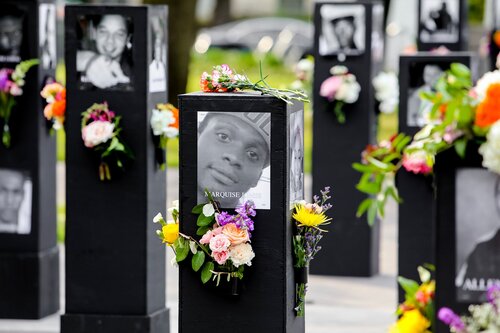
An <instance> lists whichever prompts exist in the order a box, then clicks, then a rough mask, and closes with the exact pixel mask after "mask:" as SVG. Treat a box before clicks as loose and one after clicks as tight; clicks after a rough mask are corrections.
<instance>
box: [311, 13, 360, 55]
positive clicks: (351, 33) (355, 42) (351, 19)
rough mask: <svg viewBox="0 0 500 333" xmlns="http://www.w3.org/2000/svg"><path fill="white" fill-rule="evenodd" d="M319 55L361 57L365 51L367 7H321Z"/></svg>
mask: <svg viewBox="0 0 500 333" xmlns="http://www.w3.org/2000/svg"><path fill="white" fill-rule="evenodd" d="M320 14H321V34H320V36H319V54H320V55H322V56H326V55H335V54H336V55H347V56H349V55H359V54H362V53H363V52H364V50H365V44H366V43H365V30H366V22H365V18H366V16H365V7H364V6H363V5H355V4H353V5H344V4H326V5H323V6H321V9H320Z"/></svg>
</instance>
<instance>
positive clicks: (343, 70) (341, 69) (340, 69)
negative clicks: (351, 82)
mask: <svg viewBox="0 0 500 333" xmlns="http://www.w3.org/2000/svg"><path fill="white" fill-rule="evenodd" d="M347 73H349V69H348V68H347V67H346V66H340V65H337V66H333V67H332V68H330V74H332V75H345V74H347Z"/></svg>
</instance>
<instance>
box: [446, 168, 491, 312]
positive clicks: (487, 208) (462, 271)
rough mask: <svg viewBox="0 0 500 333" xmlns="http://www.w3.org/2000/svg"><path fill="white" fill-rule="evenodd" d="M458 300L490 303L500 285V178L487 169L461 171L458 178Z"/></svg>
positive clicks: (456, 282) (456, 284) (456, 281)
mask: <svg viewBox="0 0 500 333" xmlns="http://www.w3.org/2000/svg"><path fill="white" fill-rule="evenodd" d="M455 191H456V217H455V219H456V253H457V255H456V259H457V260H456V263H457V266H456V279H455V287H456V294H457V301H458V302H464V303H479V302H484V301H486V291H487V289H488V287H490V286H492V285H494V284H499V283H500V177H499V176H498V175H496V174H493V173H491V172H489V171H487V170H485V169H478V168H476V169H472V168H471V169H460V170H458V172H457V176H456V190H455Z"/></svg>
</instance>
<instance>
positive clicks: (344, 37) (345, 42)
mask: <svg viewBox="0 0 500 333" xmlns="http://www.w3.org/2000/svg"><path fill="white" fill-rule="evenodd" d="M333 30H334V31H335V35H336V36H337V39H338V41H339V44H340V47H348V46H349V44H350V43H351V41H352V38H353V37H354V25H353V24H352V23H351V22H349V21H347V20H340V21H338V22H337V23H336V24H335V26H334V27H333Z"/></svg>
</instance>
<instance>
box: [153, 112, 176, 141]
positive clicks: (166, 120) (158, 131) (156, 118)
mask: <svg viewBox="0 0 500 333" xmlns="http://www.w3.org/2000/svg"><path fill="white" fill-rule="evenodd" d="M150 123H151V129H152V130H153V134H154V135H163V134H166V133H165V132H166V131H167V129H168V126H169V125H171V124H173V123H175V118H174V115H173V114H172V112H171V111H169V110H157V109H153V114H152V115H151V120H150Z"/></svg>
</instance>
